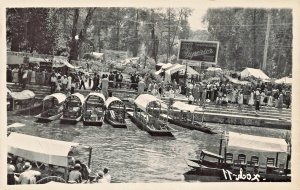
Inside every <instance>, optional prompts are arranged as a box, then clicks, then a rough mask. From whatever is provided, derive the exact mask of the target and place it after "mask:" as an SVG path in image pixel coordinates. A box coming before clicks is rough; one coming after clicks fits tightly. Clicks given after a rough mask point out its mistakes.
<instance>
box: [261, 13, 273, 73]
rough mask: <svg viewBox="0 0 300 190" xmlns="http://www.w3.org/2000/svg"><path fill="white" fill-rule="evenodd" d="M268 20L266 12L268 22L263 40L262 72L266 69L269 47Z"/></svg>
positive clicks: (268, 22)
mask: <svg viewBox="0 0 300 190" xmlns="http://www.w3.org/2000/svg"><path fill="white" fill-rule="evenodd" d="M270 20H271V14H270V12H268V20H267V30H266V39H265V49H264V57H263V65H262V67H261V68H262V70H263V71H265V70H266V68H267V58H268V46H269V35H270Z"/></svg>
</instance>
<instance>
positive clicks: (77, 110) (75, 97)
mask: <svg viewBox="0 0 300 190" xmlns="http://www.w3.org/2000/svg"><path fill="white" fill-rule="evenodd" d="M83 104H84V96H83V95H82V94H80V93H74V94H71V95H70V96H69V97H67V98H66V100H65V102H64V107H63V115H62V116H61V118H60V122H61V123H68V124H76V123H77V122H79V121H80V120H81V118H82V106H83Z"/></svg>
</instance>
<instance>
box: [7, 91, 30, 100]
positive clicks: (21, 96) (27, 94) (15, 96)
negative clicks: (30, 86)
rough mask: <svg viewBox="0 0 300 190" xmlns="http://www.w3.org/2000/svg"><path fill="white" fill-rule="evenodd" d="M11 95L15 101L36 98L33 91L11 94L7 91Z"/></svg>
mask: <svg viewBox="0 0 300 190" xmlns="http://www.w3.org/2000/svg"><path fill="white" fill-rule="evenodd" d="M7 92H8V93H9V95H10V96H11V97H12V98H13V99H15V100H27V99H31V98H34V97H35V94H34V92H33V91H31V90H23V91H21V92H11V91H10V90H9V89H7Z"/></svg>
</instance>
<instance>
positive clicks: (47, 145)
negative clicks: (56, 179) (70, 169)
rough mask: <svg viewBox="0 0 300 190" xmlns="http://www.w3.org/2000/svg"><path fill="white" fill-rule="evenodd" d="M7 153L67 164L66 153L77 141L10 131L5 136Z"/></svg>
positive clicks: (56, 163) (29, 158) (59, 164)
mask: <svg viewBox="0 0 300 190" xmlns="http://www.w3.org/2000/svg"><path fill="white" fill-rule="evenodd" d="M7 145H8V147H7V148H8V153H11V154H14V155H16V156H20V157H22V158H25V159H28V160H32V161H37V162H42V163H46V164H52V165H56V166H63V167H67V166H68V154H69V152H70V151H71V150H72V148H74V147H77V146H78V145H79V143H73V142H66V141H58V140H52V139H45V138H41V137H36V136H30V135H25V134H20V133H14V132H12V133H11V134H10V135H9V136H8V137H7Z"/></svg>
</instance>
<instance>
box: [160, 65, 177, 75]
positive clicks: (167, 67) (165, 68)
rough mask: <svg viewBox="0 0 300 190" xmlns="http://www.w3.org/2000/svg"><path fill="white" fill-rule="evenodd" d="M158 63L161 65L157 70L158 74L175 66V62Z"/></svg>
mask: <svg viewBox="0 0 300 190" xmlns="http://www.w3.org/2000/svg"><path fill="white" fill-rule="evenodd" d="M156 65H158V66H161V68H160V70H158V71H156V72H155V74H156V75H159V74H160V73H162V72H163V70H167V69H169V68H171V67H173V66H174V64H172V63H158V64H156Z"/></svg>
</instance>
